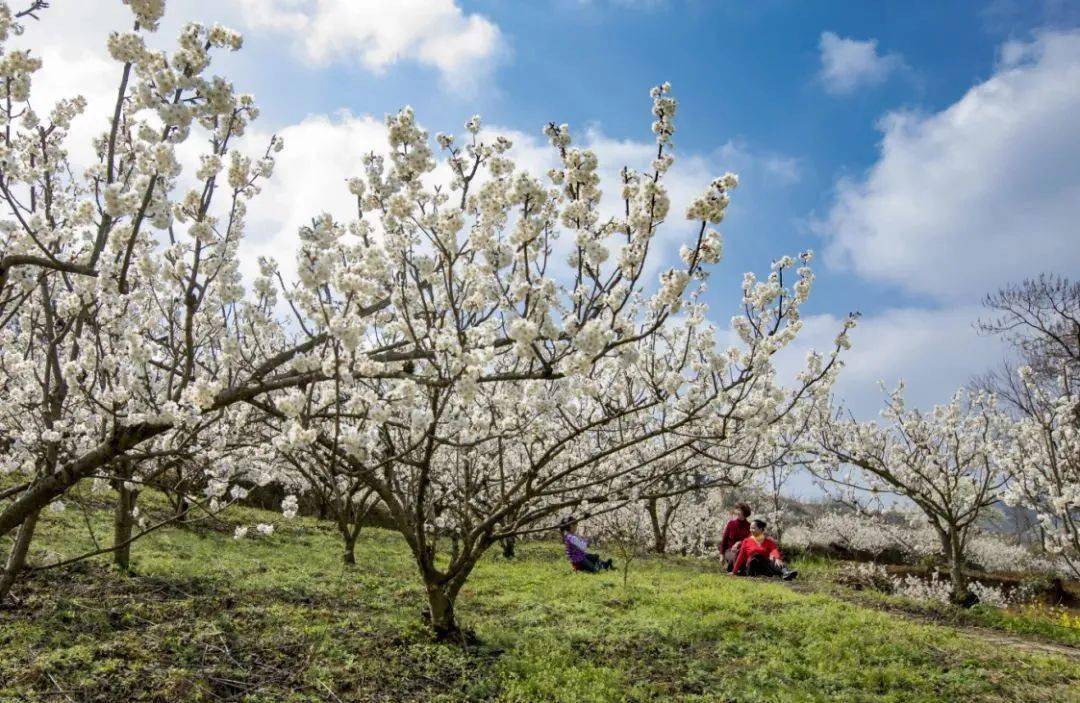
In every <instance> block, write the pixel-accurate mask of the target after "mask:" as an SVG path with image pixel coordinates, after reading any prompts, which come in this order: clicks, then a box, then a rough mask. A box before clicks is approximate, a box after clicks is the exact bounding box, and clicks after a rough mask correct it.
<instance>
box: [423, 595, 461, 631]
mask: <svg viewBox="0 0 1080 703" xmlns="http://www.w3.org/2000/svg"><path fill="white" fill-rule="evenodd" d="M427 595H428V614H429V615H430V617H431V629H432V631H433V632H434V633H435V639H437V640H453V639H458V638H460V636H461V629H460V628H458V625H457V620H456V619H455V618H454V601H455V600H456V599H457V589H456V588H453V587H449V586H441V585H439V584H427Z"/></svg>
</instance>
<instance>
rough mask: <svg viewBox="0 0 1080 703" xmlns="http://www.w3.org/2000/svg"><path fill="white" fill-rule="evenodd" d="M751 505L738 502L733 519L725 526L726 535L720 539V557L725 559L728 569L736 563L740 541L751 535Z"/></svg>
mask: <svg viewBox="0 0 1080 703" xmlns="http://www.w3.org/2000/svg"><path fill="white" fill-rule="evenodd" d="M749 517H750V506H749V505H747V504H746V503H736V504H735V509H734V510H732V511H731V520H729V521H728V524H727V526H726V527H725V528H724V536H723V538H721V540H720V557H721V558H722V559H723V560H724V566H725V567H726V568H727V570H728V571H731V567H732V566H733V565H734V564H735V557H737V556H738V555H739V543H740V542H742V541H743V540H744V539H746V538H747V537H749V536H750V521H749V520H748V519H747V518H749Z"/></svg>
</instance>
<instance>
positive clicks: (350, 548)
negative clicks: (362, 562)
mask: <svg viewBox="0 0 1080 703" xmlns="http://www.w3.org/2000/svg"><path fill="white" fill-rule="evenodd" d="M341 541H342V542H344V543H345V551H344V552H343V553H342V555H341V561H343V562H345V563H346V564H348V565H349V566H355V565H356V535H354V534H350V533H349V531H348V530H346V531H345V532H344V533H343V534H342V535H341Z"/></svg>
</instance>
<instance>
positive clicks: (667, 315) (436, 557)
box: [253, 85, 846, 636]
mask: <svg viewBox="0 0 1080 703" xmlns="http://www.w3.org/2000/svg"><path fill="white" fill-rule="evenodd" d="M652 98H653V114H654V115H655V117H656V121H655V122H654V124H653V131H654V133H655V134H656V145H657V157H656V159H655V161H654V163H653V165H652V170H651V172H649V173H634V172H632V171H630V170H628V169H624V170H623V172H622V176H621V183H620V186H621V189H622V190H621V196H622V201H623V207H622V211H623V213H624V215H623V216H621V217H611V218H607V219H605V218H603V217H601V215H600V209H599V208H600V190H599V177H598V175H597V161H596V157H595V155H594V154H593V153H592V152H590V151H587V150H581V149H578V148H574V147H573V146H572V141H571V136H570V131H569V128H568V127H567V126H565V125H563V126H557V125H555V124H549V125H548V126H547V127H546V128H545V133H546V134H547V135H548V137H549V139H550V140H551V143H552V146H553V147H554V149H555V150H556V153H557V155H558V157H559V159H560V162H561V168H558V169H555V170H553V171H552V172H550V173H549V174H547V176H546V180H547V185H545V183H544V181H543V180H542V179H541V178H537V177H535V176H533V175H530V174H528V173H526V172H523V171H521V170H518V169H517V168H516V167H515V165H514V164H513V162H512V161H511V160H510V159H509V157H508V153H509V150H510V149H511V146H512V145H511V144H510V142H509V141H508V140H506V139H505V138H502V137H496V138H494V139H493V140H490V141H489V140H485V139H484V138H483V136H482V133H481V125H480V120H479V118H473V119H472V120H470V121H469V123H468V124H467V125H466V130H467V132H468V135H469V136H468V137H467V139H466V142H465V144H464V146H459V145H458V142H457V141H456V140H455V139H454V138H453V137H451V136H449V135H445V134H440V135H438V136H437V139H436V141H437V143H438V145H439V147H440V148H441V149H442V150H443V153H444V157H445V158H444V161H443V163H444V165H445V173H448V174H449V183H448V184H447V183H445V182H440V181H439V175H440V173H439V172H438V171H436V166H437V164H436V161H435V159H434V155H433V152H432V149H431V145H430V143H429V139H428V135H427V133H426V132H425V131H424V130H423V129H421V128H420V127H419V126H418V124H417V123H416V119H415V116H414V115H413V113H412V111H411V110H403V111H401V112H399V113H398V114H396V115H392V116H390V117H388V118H387V128H388V136H389V141H390V147H391V150H390V155H389V158H388V159H384V158H381V157H378V156H374V155H372V156H369V157H368V158H367V160H366V165H367V168H366V173H365V174H364V176H363V177H361V178H356V179H353V180H352V181H350V183H349V188H350V190H351V192H352V193H353V194H354V195H355V196H356V201H357V212H356V218H355V219H354V220H353V221H352V222H349V223H347V224H340V223H338V222H336V221H335V220H333V219H332V218H331V217H330V216H321V217H319V218H316V219H315V220H314V221H313V224H312V226H311V227H308V228H305V229H304V230H303V232H302V233H301V239H302V241H303V244H302V248H301V252H300V259H299V269H300V281H299V282H298V283H297V284H296V285H293V286H284V293H285V296H286V298H287V300H288V302H289V303H290V305H291V306H292V308H293V310H294V312H295V314H296V318H297V325H298V326H300V327H301V328H303V329H304V330H305V331H306V332H307V333H308V334H309V335H311V336H312V337H313V338H315V337H318V336H320V335H326V336H327V337H328V338H329V340H330V341H329V343H328V344H327V345H326V346H324V347H322V348H321V349H320V352H319V355H318V356H317V355H316V354H311V355H309V356H308V359H309V360H310V364H311V367H312V368H318V369H319V370H320V371H321V372H322V373H323V374H324V376H325V378H326V379H328V380H327V382H326V383H325V384H324V386H323V389H322V390H321V391H320V392H321V393H324V395H323V396H321V397H318V398H317V399H316V400H315V401H313V402H312V401H309V400H308V399H307V397H306V396H304V395H303V393H302V392H301V391H300V390H293V391H289V392H285V393H279V394H273V395H272V396H271V397H270V398H268V399H266V400H265V401H258V400H257V401H253V402H255V403H259V404H260V405H261V406H262V407H264V409H265V410H266V411H267V413H268V414H269V415H270V416H272V417H274V418H275V419H276V421H277V422H278V423H279V437H278V440H276V441H277V443H278V445H279V447H280V448H281V449H283V450H294V451H303V450H304V448H305V447H310V446H318V447H321V448H323V449H326V450H328V451H330V452H331V453H332V454H333V455H335V456H337V457H338V459H339V461H338V463H337V466H338V467H339V469H338V470H339V471H341V472H343V473H344V474H345V475H347V476H348V477H349V478H350V480H351V479H356V480H358V481H360V482H361V483H363V484H365V485H366V486H368V487H370V488H371V489H372V490H373V492H374V493H375V494H376V495H377V496H378V498H379V500H380V501H381V502H382V503H383V504H384V505H385V506H386V509H387V511H388V513H389V515H390V517H391V520H392V521H393V523H394V525H395V527H396V528H397V529H398V530H399V531H400V532H401V533H402V535H403V536H404V537H405V540H406V543H407V544H408V546H409V548H410V550H411V551H412V553H413V557H414V559H415V561H416V563H417V567H418V570H419V572H420V575H421V577H422V579H423V581H424V584H425V588H426V591H427V594H428V600H429V613H430V616H431V620H432V625H433V627H434V629H435V631H436V633H438V634H439V635H442V636H456V634H457V633H458V626H457V622H456V619H455V616H454V603H455V600H456V597H457V594H458V592H459V591H460V589H461V587H462V586H463V584H464V583H465V581H466V580H467V578H468V576H469V574H470V573H471V571H472V569H473V567H474V566H475V564H476V562H477V560H478V559H479V558H480V557H481V556H482V555H483V554H484V553H485V551H486V550H487V549H488V547H489V546H490V545H491V544H494V543H497V542H498V541H499V540H505V539H509V538H512V537H514V536H517V535H521V534H524V533H528V532H536V531H542V530H548V529H551V528H552V527H554V525H555V524H556V523H557V522H558V520H559V519H561V517H562V516H563V515H565V514H566V513H567V512H571V511H573V510H576V509H581V507H582V506H586V505H589V506H594V508H595V506H605V507H603V508H600V509H610V508H613V507H615V506H618V505H621V504H625V503H626V502H629V501H632V500H638V499H641V498H642V497H647V496H648V495H649V494H650V492H654V493H656V494H657V495H661V494H662V493H663V492H664V491H668V492H670V490H671V487H672V486H675V485H687V484H686V483H685V481H683V479H682V477H683V476H685V475H686V473H687V472H688V471H690V470H691V469H693V468H694V467H695V464H693V463H691V464H686V463H685V462H674V461H671V460H670V458H671V457H672V456H679V455H680V453H685V452H686V451H688V450H689V448H690V447H692V446H695V445H697V446H699V448H700V447H710V448H713V449H715V450H716V451H717V452H718V453H719V454H723V453H725V452H729V451H731V452H745V451H746V445H754V444H760V443H761V442H762V441H764V438H766V437H768V436H769V435H770V432H772V431H773V429H772V428H773V427H774V426H775V425H777V424H778V423H782V422H786V421H787V418H789V417H790V416H792V415H793V414H794V413H795V409H796V408H798V407H800V406H801V404H802V403H804V402H806V401H807V400H808V399H810V398H820V397H823V396H824V394H826V393H827V389H828V386H829V384H830V382H831V379H832V377H833V375H834V374H835V372H836V370H837V369H838V368H839V364H838V362H837V354H838V352H839V349H840V347H842V346H843V345H844V344H846V338H845V337H844V335H843V334H842V335H841V338H840V339H839V340H838V342H837V347H836V348H835V349H834V350H833V351H832V352H831V354H829V355H827V356H821V355H817V354H814V355H812V356H811V357H810V359H809V364H808V368H807V371H806V373H805V374H804V376H803V377H802V378H801V380H800V384H799V387H798V388H796V389H794V390H793V391H791V392H785V391H783V389H781V388H779V386H778V385H777V384H776V382H775V379H774V375H773V372H772V367H771V363H770V358H771V356H772V354H773V353H775V352H776V351H777V350H778V349H781V348H783V347H784V346H785V345H786V344H787V343H788V342H790V340H791V339H793V338H794V336H795V334H796V333H797V332H798V329H799V326H800V324H801V323H800V322H799V309H800V307H801V305H802V303H803V302H804V301H805V300H806V297H807V296H808V294H809V290H810V286H811V282H812V274H811V272H810V269H809V268H808V266H806V262H808V261H809V258H810V256H809V255H805V256H804V257H803V262H802V263H801V264H800V265H799V266H798V267H797V271H796V274H797V275H796V281H795V283H794V285H792V286H790V287H788V286H786V285H785V283H784V276H785V274H787V273H788V272H790V270H792V269H796V261H795V260H794V259H792V258H790V257H785V258H784V259H781V260H779V261H778V262H777V263H776V265H775V266H774V270H773V271H772V273H771V274H770V276H769V278H768V279H767V280H765V281H758V280H757V279H756V278H754V277H753V276H749V277H747V279H746V280H745V281H744V300H743V303H744V307H745V309H746V311H747V314H746V315H745V316H742V317H739V318H737V319H736V321H735V325H736V329H737V330H738V332H739V334H740V337H741V339H742V341H743V346H742V347H733V348H731V349H728V350H718V349H716V348H715V331H714V330H713V329H712V327H711V326H709V325H707V324H705V322H704V314H705V308H704V306H703V305H701V304H700V303H698V302H697V298H698V296H699V295H700V292H701V291H702V290H703V285H702V282H703V281H704V279H705V277H706V273H707V272H706V266H707V265H708V264H711V263H714V262H716V261H717V260H718V259H719V256H720V238H719V235H718V234H717V233H716V232H715V231H713V230H711V229H710V225H711V224H715V223H718V222H720V221H721V220H722V219H723V216H724V211H725V209H726V207H727V204H728V199H729V191H730V190H731V189H732V188H734V187H735V185H736V184H737V179H736V178H735V177H734V176H732V175H730V174H729V175H727V176H724V177H722V178H718V179H717V180H716V181H714V182H713V183H712V184H711V185H710V186H709V187H708V188H707V189H706V191H705V193H704V194H703V195H702V196H700V197H699V198H698V199H696V200H695V201H694V202H693V204H692V205H691V206H690V208H689V211H688V213H687V216H688V219H689V220H690V221H692V222H693V223H694V226H693V235H692V239H691V242H690V244H689V245H688V246H684V247H683V249H682V251H681V258H682V265H681V266H680V267H676V268H671V269H668V270H666V271H664V272H663V273H662V274H661V275H660V286H659V290H657V291H656V292H655V293H653V294H651V295H650V294H649V292H648V288H647V283H646V281H645V278H644V275H645V272H646V270H647V258H648V255H649V252H650V249H651V247H652V241H653V239H654V236H655V235H656V232H657V230H658V228H659V227H660V225H661V223H662V222H663V221H664V220H665V219H667V218H668V216H669V209H670V204H669V200H668V196H667V194H666V190H665V187H664V185H663V179H664V176H665V174H666V173H667V171H668V169H669V168H670V166H671V164H672V163H673V158H672V156H671V154H670V150H671V137H672V134H673V132H674V115H675V107H676V104H675V101H674V99H673V98H672V97H671V95H670V89H669V87H668V86H666V85H665V86H660V87H657V88H656V89H654V90H653V92H652ZM560 235H561V236H560ZM568 240H569V241H568ZM612 248H615V255H614V256H612ZM560 254H561V257H560ZM563 261H565V263H562V262H563ZM266 268H267V272H268V273H269V274H270V275H273V266H272V264H270V263H269V262H268V263H267V264H266ZM383 294H386V295H387V296H388V302H387V304H386V306H385V308H380V309H379V310H378V311H377V312H376V314H375V315H374V316H373V317H372V318H371V319H370V320H364V319H361V318H358V316H357V315H356V314H355V311H356V310H357V308H358V307H363V306H368V305H371V304H372V303H371V301H372V300H375V299H378V296H381V295H383ZM675 313H683V315H682V317H681V318H679V319H676V318H674V317H673V316H674V314H675ZM845 331H846V328H845ZM369 340H374V341H375V342H376V343H377V344H379V345H381V348H382V349H384V350H385V352H384V353H383V355H382V356H381V357H380V358H379V359H378V361H373V359H372V357H371V356H370V355H367V356H364V355H358V354H357V353H356V350H357V349H358V347H360V345H362V344H363V343H364V342H367V341H369ZM330 388H332V389H333V390H332V391H330V390H329V389H330ZM660 438H667V440H666V441H663V442H662V441H659V439H660ZM725 447H726V448H725ZM680 481H682V483H679V482H680ZM594 512H595V510H594Z"/></svg>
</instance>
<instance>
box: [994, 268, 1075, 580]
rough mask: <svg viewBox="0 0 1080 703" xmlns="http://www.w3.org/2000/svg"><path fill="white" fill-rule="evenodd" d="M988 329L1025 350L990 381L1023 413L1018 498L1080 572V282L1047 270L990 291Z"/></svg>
mask: <svg viewBox="0 0 1080 703" xmlns="http://www.w3.org/2000/svg"><path fill="white" fill-rule="evenodd" d="M986 305H987V307H988V308H989V309H990V310H992V311H993V313H994V316H993V317H992V318H991V319H988V320H984V321H982V323H981V325H980V326H981V328H982V330H983V331H984V332H988V333H993V334H1001V335H1005V336H1006V337H1007V339H1008V340H1009V341H1010V342H1011V343H1012V345H1013V347H1014V348H1015V350H1016V351H1017V352H1018V355H1019V357H1020V364H1021V365H1020V367H1019V368H1017V369H1013V368H1012V367H1011V366H1006V367H1005V368H1004V370H1003V371H1002V372H999V373H997V374H992V375H990V376H989V377H987V378H986V379H984V382H985V383H986V384H987V385H990V386H992V387H994V388H995V389H997V390H998V391H999V392H1000V393H1001V394H1002V396H1003V397H1004V398H1006V399H1007V400H1008V401H1009V403H1010V405H1011V406H1012V407H1013V408H1014V409H1015V411H1016V412H1017V414H1018V415H1019V421H1018V422H1017V423H1016V426H1015V437H1014V442H1013V446H1012V450H1011V452H1010V454H1009V459H1010V466H1011V468H1012V471H1013V474H1014V481H1013V482H1012V484H1011V485H1010V489H1009V491H1008V492H1007V494H1006V501H1007V502H1008V503H1009V504H1011V505H1016V506H1021V507H1024V508H1029V509H1031V510H1033V511H1034V512H1035V515H1036V518H1037V520H1038V525H1039V528H1040V532H1041V533H1042V537H1043V543H1044V545H1045V547H1046V548H1047V550H1048V551H1050V552H1051V553H1052V554H1055V555H1059V556H1060V557H1061V558H1062V559H1063V560H1064V561H1065V563H1066V564H1067V565H1068V567H1069V568H1070V569H1071V570H1072V572H1073V574H1076V575H1080V381H1078V379H1080V283H1076V282H1070V281H1068V280H1066V279H1061V278H1051V277H1048V276H1040V277H1039V278H1037V279H1034V280H1028V281H1024V282H1023V283H1021V284H1019V285H1016V286H1010V287H1007V288H1005V289H1003V290H1001V291H999V292H998V293H996V294H994V295H991V296H988V297H987V300H986Z"/></svg>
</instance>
